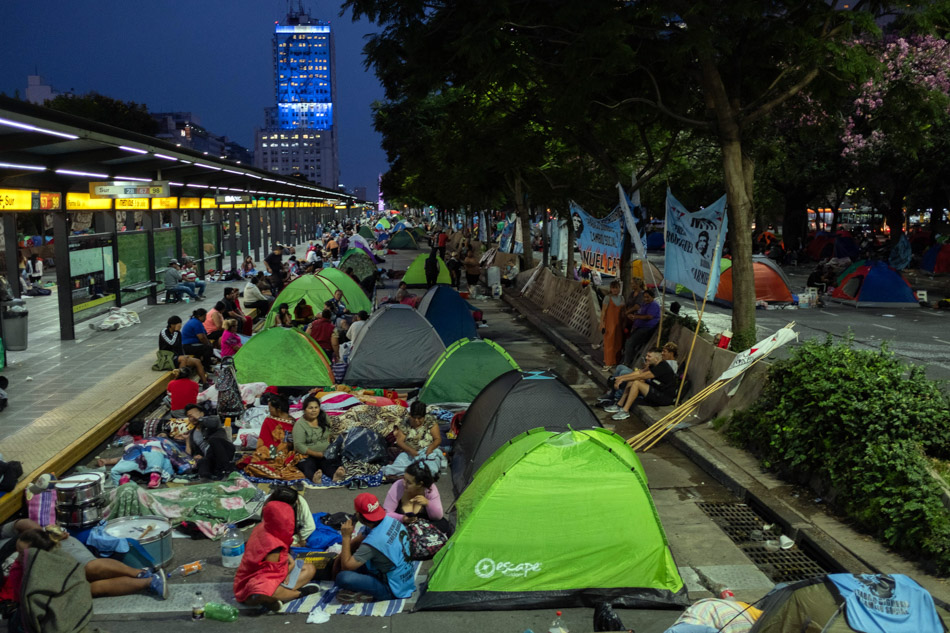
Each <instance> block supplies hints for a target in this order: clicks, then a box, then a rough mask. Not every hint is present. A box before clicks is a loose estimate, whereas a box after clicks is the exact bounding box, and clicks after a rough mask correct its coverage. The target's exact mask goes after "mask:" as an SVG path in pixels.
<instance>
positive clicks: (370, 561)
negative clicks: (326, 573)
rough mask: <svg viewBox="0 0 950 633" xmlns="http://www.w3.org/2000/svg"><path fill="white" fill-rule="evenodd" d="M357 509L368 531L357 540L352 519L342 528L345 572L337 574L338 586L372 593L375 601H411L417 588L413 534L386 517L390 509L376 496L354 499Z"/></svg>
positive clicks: (342, 559) (343, 567)
mask: <svg viewBox="0 0 950 633" xmlns="http://www.w3.org/2000/svg"><path fill="white" fill-rule="evenodd" d="M353 506H354V508H355V509H356V513H357V514H358V515H359V519H360V522H361V523H363V524H364V525H365V526H366V527H367V530H368V531H367V532H366V533H365V534H363V535H362V536H358V537H356V538H353V521H352V520H347V522H346V523H344V524H343V526H342V527H341V528H340V532H341V534H342V535H343V545H342V548H343V549H342V551H341V552H340V556H339V563H340V568H341V569H342V571H341V572H340V573H339V574H337V577H336V584H337V586H338V587H340V589H343V590H347V591H354V592H358V593H362V594H369V595H370V596H372V598H373V601H374V602H376V601H380V600H392V599H394V598H408V597H409V596H411V595H412V592H413V591H414V590H415V588H416V586H415V580H414V579H413V568H412V561H410V560H409V533H408V532H406V528H405V526H403V524H402V523H400V522H399V521H396V520H395V519H393V518H392V517H389V516H386V510H384V509H383V505H382V504H381V503H380V502H379V499H377V498H376V495H373V494H370V493H368V492H364V493H362V494H359V495H357V497H356V499H354V500H353ZM354 548H356V549H355V550H354Z"/></svg>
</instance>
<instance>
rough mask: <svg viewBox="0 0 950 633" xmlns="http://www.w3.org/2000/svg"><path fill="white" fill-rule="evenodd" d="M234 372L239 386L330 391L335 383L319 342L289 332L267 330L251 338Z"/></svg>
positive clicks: (298, 332)
mask: <svg viewBox="0 0 950 633" xmlns="http://www.w3.org/2000/svg"><path fill="white" fill-rule="evenodd" d="M234 369H235V373H236V375H237V381H238V382H239V383H248V382H264V383H267V384H268V385H271V386H277V387H327V386H329V385H332V384H334V382H336V381H335V380H334V379H333V372H331V371H330V361H329V360H327V357H326V354H324V353H323V350H322V349H320V346H319V345H317V342H316V341H315V340H313V339H312V338H310V337H309V336H307V335H306V334H304V333H303V332H300V331H299V330H294V329H290V328H282V327H272V328H267V329H266V330H263V331H261V332H259V333H257V334H255V335H254V336H252V337H251V338H250V339H249V340H248V341H247V343H245V344H244V345H242V346H241V349H239V350H238V351H237V353H236V354H235V355H234Z"/></svg>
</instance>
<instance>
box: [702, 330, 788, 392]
mask: <svg viewBox="0 0 950 633" xmlns="http://www.w3.org/2000/svg"><path fill="white" fill-rule="evenodd" d="M795 340H798V333H797V332H795V330H793V329H792V328H791V326H790V325H788V326H785V327H783V328H782V329H781V330H779V331H778V332H776V333H775V334H773V335H772V336H770V337H768V338H767V339H764V340H761V341H759V342H758V343H756V344H755V345H753V346H752V347H751V348H749V349H747V350H746V351H744V352H739V353H738V354H736V357H735V359H734V360H733V361H732V364H731V365H729V367H728V368H727V369H726V371H724V372H722V374H720V376H719V378H718V380H729V379H730V378H735V377H736V376H738V375H739V374H741V373H743V372H744V371H745V370H747V369H748V368H749V366H750V365H752V363H754V362H755V361H756V360H758V359H760V358H763V357H765V356H768V355H769V354H771V353H772V352H774V351H775V350H777V349H778V348H780V347H781V346H783V345H785V344H786V343H788V342H789V341H795Z"/></svg>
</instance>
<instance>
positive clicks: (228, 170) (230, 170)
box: [224, 169, 244, 176]
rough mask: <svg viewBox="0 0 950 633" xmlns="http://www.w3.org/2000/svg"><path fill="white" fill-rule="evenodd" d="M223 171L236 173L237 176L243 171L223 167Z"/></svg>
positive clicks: (241, 174) (242, 173)
mask: <svg viewBox="0 0 950 633" xmlns="http://www.w3.org/2000/svg"><path fill="white" fill-rule="evenodd" d="M224 171H226V172H228V173H229V174H237V175H238V176H243V175H244V172H243V171H236V170H234V169H225V170H224Z"/></svg>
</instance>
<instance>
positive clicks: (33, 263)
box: [26, 253, 43, 286]
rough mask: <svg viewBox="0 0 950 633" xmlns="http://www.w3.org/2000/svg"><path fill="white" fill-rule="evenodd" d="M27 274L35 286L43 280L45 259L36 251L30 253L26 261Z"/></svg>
mask: <svg viewBox="0 0 950 633" xmlns="http://www.w3.org/2000/svg"><path fill="white" fill-rule="evenodd" d="M26 274H27V276H28V277H29V278H30V283H31V284H33V285H34V286H35V285H37V284H39V283H40V282H41V281H43V260H42V259H40V256H39V255H37V254H36V253H33V254H32V255H30V259H29V260H28V261H27V262H26Z"/></svg>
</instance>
